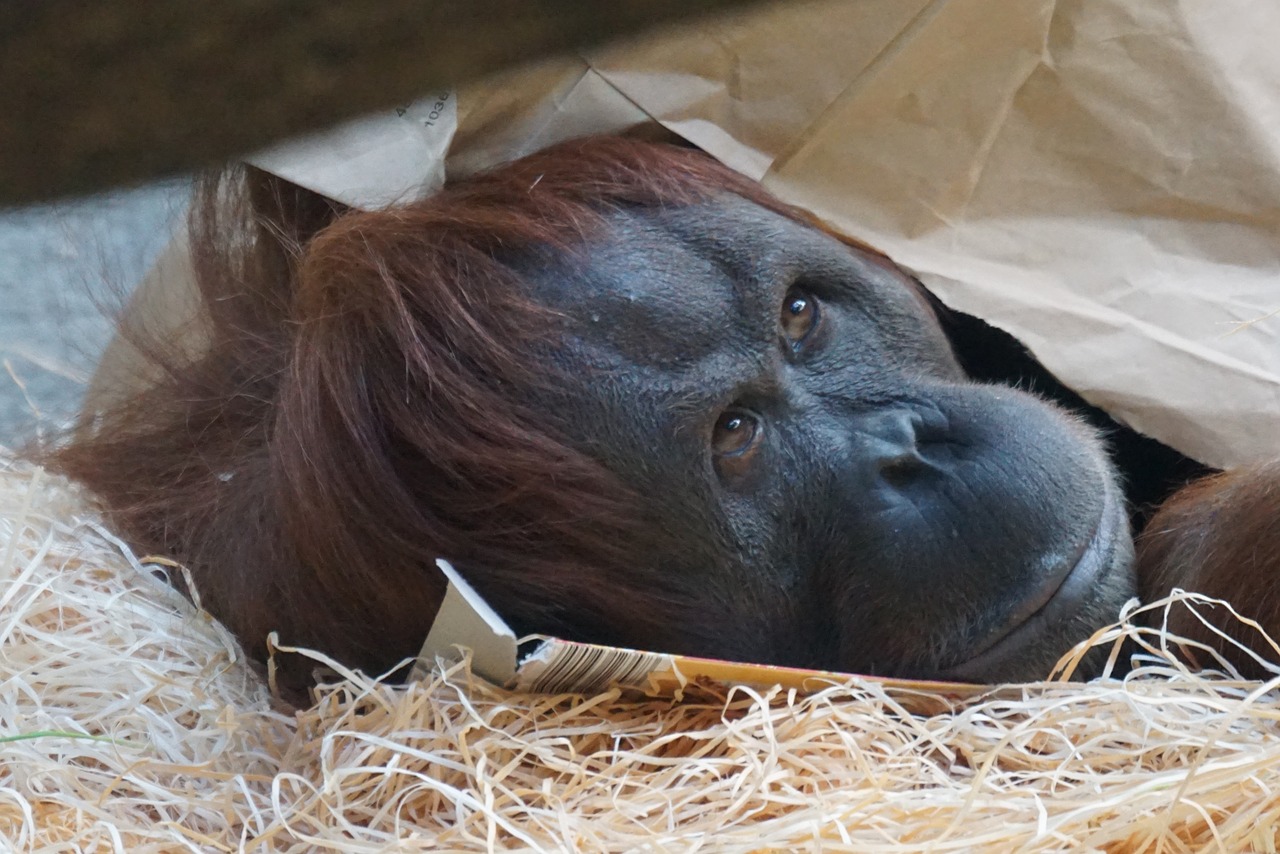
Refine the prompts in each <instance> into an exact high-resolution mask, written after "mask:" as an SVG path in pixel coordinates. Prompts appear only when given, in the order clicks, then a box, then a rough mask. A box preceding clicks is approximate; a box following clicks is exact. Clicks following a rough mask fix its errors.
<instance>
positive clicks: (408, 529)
mask: <svg viewBox="0 0 1280 854" xmlns="http://www.w3.org/2000/svg"><path fill="white" fill-rule="evenodd" d="M718 189H729V190H732V191H733V192H736V193H738V194H740V195H743V196H745V197H748V198H752V199H754V200H757V201H758V202H759V203H761V204H763V205H766V206H768V207H771V208H774V209H777V210H788V213H791V212H790V211H789V209H785V208H783V207H782V206H781V205H780V204H779V203H778V202H776V201H774V200H772V199H771V198H770V197H768V196H767V195H766V194H764V193H763V192H762V191H761V190H760V189H759V187H758V186H757V185H756V184H754V183H753V182H750V181H748V180H746V179H744V178H742V177H741V176H739V175H738V174H736V173H734V172H732V171H731V170H729V169H727V168H725V167H723V166H721V165H719V164H717V163H716V162H715V161H713V160H711V159H710V158H707V157H705V156H703V155H700V154H698V153H697V152H695V151H692V150H682V149H677V148H674V147H656V146H646V145H640V144H636V143H633V142H629V141H627V140H623V139H594V140H589V141H584V142H579V143H570V144H567V145H562V146H559V147H558V148H557V149H556V150H554V151H552V152H547V153H544V154H541V155H535V156H533V157H530V158H526V159H524V160H522V161H520V162H519V163H517V164H515V165H514V166H512V167H508V168H506V169H503V170H501V171H499V172H496V173H494V174H492V175H489V176H482V177H480V178H477V179H474V180H471V181H468V182H466V183H464V184H461V185H459V186H458V187H457V188H449V189H446V190H445V191H443V192H442V193H440V194H438V195H436V196H434V197H432V198H430V199H427V200H426V201H422V202H419V203H416V204H412V205H409V206H406V207H402V208H397V209H395V210H390V211H385V212H373V213H363V212H356V211H344V210H341V209H340V208H338V207H336V206H335V205H333V204H331V203H328V202H326V201H324V200H323V199H321V198H320V197H318V196H316V195H314V194H312V193H309V192H307V191H304V190H301V189H298V188H296V187H293V186H291V185H289V184H287V183H285V182H282V181H279V180H277V179H274V178H272V177H270V176H268V175H266V174H264V173H261V172H257V171H254V170H245V171H239V172H233V173H230V174H229V175H226V176H222V177H221V178H216V179H209V180H206V181H205V183H204V184H203V185H202V186H201V187H200V188H199V191H198V194H197V199H196V202H195V204H194V207H193V214H192V217H191V226H190V233H191V242H192V257H193V261H194V268H195V274H196V280H197V284H198V287H199V291H200V299H201V305H202V307H203V311H204V313H205V314H206V318H204V319H203V320H202V324H203V330H202V332H203V334H207V335H208V336H209V344H208V346H207V348H205V349H204V351H203V354H202V355H201V356H200V357H199V358H196V359H194V360H191V359H189V358H187V359H184V358H181V357H180V356H175V355H174V353H175V352H176V353H181V352H182V350H183V348H182V347H181V346H176V347H175V346H172V342H163V341H162V342H155V341H150V340H148V339H147V337H146V335H145V330H137V329H133V330H128V329H126V332H127V334H128V335H129V337H130V338H131V339H133V340H135V341H137V342H139V343H140V345H141V346H142V347H143V348H144V349H145V350H146V351H147V352H148V354H149V355H150V356H151V357H152V360H153V361H155V362H157V363H158V364H160V365H161V366H163V367H164V368H165V371H166V372H165V379H164V381H163V382H161V383H160V384H159V386H157V387H156V388H153V389H151V390H148V391H146V392H144V393H142V394H141V395H139V396H137V397H136V398H135V399H133V400H132V401H130V402H129V403H128V404H127V405H125V406H121V407H117V408H114V409H112V410H110V411H108V412H106V413H103V414H102V415H101V417H100V418H99V420H98V421H97V422H96V423H94V424H93V425H92V430H91V431H90V430H87V429H82V430H81V431H80V435H79V436H78V438H77V440H76V441H74V442H73V443H71V444H69V445H68V446H66V447H63V448H61V449H59V450H57V451H56V452H55V453H53V454H51V455H50V456H49V457H48V460H49V462H50V463H51V464H52V465H53V466H55V467H56V468H58V469H60V470H61V471H64V472H66V473H67V474H68V475H70V476H71V477H73V478H76V479H78V480H80V481H83V482H84V483H86V484H87V485H88V486H89V487H90V488H91V489H92V490H93V491H94V492H95V493H96V494H98V495H99V496H100V497H101V498H102V499H103V500H104V502H105V504H106V506H107V507H108V508H110V514H111V520H112V522H113V523H114V525H116V526H117V527H118V528H119V530H121V531H122V532H123V533H124V534H125V535H126V536H128V538H129V539H130V540H131V541H132V542H134V543H135V544H136V545H137V547H138V548H140V549H142V550H145V551H149V552H156V553H161V554H168V555H174V556H177V557H178V558H179V559H180V560H182V561H183V562H185V563H187V564H189V565H190V567H191V568H192V571H193V573H194V577H195V580H196V586H197V588H198V592H199V595H200V597H201V600H202V602H203V604H204V605H205V607H207V608H208V609H209V610H210V611H211V612H212V613H214V614H217V615H218V616H219V617H220V618H222V619H223V620H224V621H225V622H226V623H227V624H228V625H229V627H230V628H231V629H232V631H233V632H235V634H236V635H237V636H238V637H239V638H241V639H242V640H243V641H244V642H245V644H246V645H247V646H248V647H249V648H250V649H251V651H253V652H254V653H255V654H259V655H260V654H262V653H263V651H264V647H263V643H264V640H265V637H266V635H267V633H268V632H270V631H272V630H277V631H279V632H280V634H281V637H282V640H283V641H284V642H287V643H300V644H307V645H316V646H319V647H321V648H323V649H325V650H326V651H328V652H330V653H331V654H334V655H336V656H337V657H339V658H340V659H343V660H346V661H349V662H357V663H360V664H363V665H365V666H376V667H390V666H392V665H394V664H396V663H397V661H398V660H399V659H400V658H401V656H403V655H405V654H411V653H412V652H413V651H414V650H415V649H416V647H417V646H418V645H420V644H421V642H422V640H423V639H424V638H425V635H426V631H427V629H428V628H429V626H430V624H431V621H432V619H433V617H434V614H435V611H436V608H437V606H438V604H439V601H440V597H441V596H442V595H443V579H442V578H441V577H440V576H439V574H438V572H437V571H436V570H435V569H434V568H433V562H434V560H435V558H436V557H437V556H446V557H450V558H453V559H455V560H458V561H472V562H474V563H477V564H479V565H482V566H485V567H486V569H487V570H488V572H489V574H490V575H491V576H492V577H494V578H499V579H503V581H502V582H501V583H500V584H494V585H493V586H492V587H491V588H490V589H489V590H486V591H485V592H486V594H488V595H490V597H491V598H493V599H494V600H495V601H494V602H493V604H494V605H495V607H498V608H499V610H502V605H503V600H504V599H505V598H507V597H515V598H519V597H529V596H532V595H534V594H535V592H536V593H537V594H539V595H538V598H545V596H542V595H541V594H542V593H543V592H544V591H546V590H555V591H557V593H558V598H560V599H561V600H562V601H563V602H564V603H566V604H565V607H573V608H575V609H578V610H579V611H581V612H583V613H590V612H591V609H592V608H593V603H595V602H598V601H599V600H600V599H601V597H614V596H628V597H631V599H632V600H633V601H634V603H635V607H634V608H632V609H630V611H629V613H630V614H632V616H633V619H634V621H635V623H636V626H637V627H639V626H643V624H644V623H645V621H646V620H650V619H659V618H661V616H660V615H662V614H664V613H665V614H666V616H668V617H669V612H670V609H671V608H673V607H676V605H677V603H664V602H663V601H662V592H661V590H660V588H658V589H654V586H653V585H652V584H650V583H648V582H647V581H645V580H643V579H635V580H631V579H629V578H628V569H627V566H628V560H627V554H628V552H627V549H628V547H630V548H637V547H642V546H640V545H639V544H637V543H636V541H635V538H634V536H633V534H634V529H635V525H634V521H635V520H634V519H633V517H632V515H631V508H630V506H629V502H628V496H627V495H626V493H625V491H624V490H623V489H622V488H621V487H620V486H619V484H617V483H616V482H614V481H613V480H612V479H611V478H610V477H609V475H608V474H607V473H606V472H605V471H604V470H603V469H602V468H600V467H599V466H598V465H596V464H595V463H594V462H593V461H591V460H590V459H588V458H587V457H586V456H584V455H583V454H581V453H579V452H577V451H574V450H572V449H570V448H569V447H567V446H566V445H565V444H563V443H562V442H561V441H560V440H559V439H558V438H557V430H556V425H555V424H554V423H549V422H548V419H547V417H546V415H545V414H543V413H538V412H534V411H531V410H529V409H525V408H522V407H520V406H519V405H518V404H517V403H515V402H513V401H514V400H515V399H516V398H518V397H519V394H518V391H519V390H520V389H521V388H522V387H528V386H530V385H531V384H535V383H537V382H538V381H539V380H538V379H537V376H536V374H535V373H534V372H531V371H529V370H528V369H527V368H528V366H529V364H530V363H531V360H533V359H535V358H536V344H537V342H538V340H539V338H540V337H541V336H542V335H543V333H544V332H545V331H546V330H548V329H549V328H550V326H551V324H552V323H553V321H554V318H553V317H552V316H550V314H549V312H548V311H547V310H546V309H543V308H542V307H540V306H538V305H537V304H535V303H533V302H531V301H530V300H529V299H528V298H527V297H525V296H524V294H523V292H522V291H521V289H520V288H519V287H517V283H516V282H514V281H513V279H512V274H511V273H510V271H509V270H508V269H507V268H506V267H505V266H504V265H503V264H502V262H501V261H500V260H498V259H497V258H496V257H495V256H500V255H501V253H502V252H503V251H505V250H516V249H520V248H525V247H530V246H535V247H540V251H546V252H557V253H567V252H571V251H574V250H572V249H570V248H569V247H571V246H574V245H577V244H578V242H579V241H580V240H581V238H582V237H583V236H584V235H585V234H587V233H589V232H590V231H591V230H592V229H593V228H595V227H596V226H597V224H598V219H599V213H598V212H599V211H600V210H601V209H602V208H603V207H606V206H612V205H633V204H635V205H663V204H677V203H682V202H689V201H693V200H694V199H696V198H699V197H702V196H705V195H707V194H709V193H711V192H713V191H715V190H718ZM246 212H252V214H251V215H250V216H248V217H246V216H245V213H246ZM797 215H798V214H797ZM513 391H514V392H517V393H516V394H513ZM255 519H256V520H257V524H249V525H247V526H246V524H245V522H246V520H255ZM279 603H287V607H286V608H284V609H282V608H281V607H280V604H279ZM629 628H634V627H625V626H624V627H617V634H618V635H619V636H627V635H630V634H634V633H635V632H634V631H631V630H629ZM296 676H297V678H296V679H295V681H299V682H300V681H304V679H305V676H303V675H301V674H297V675H296Z"/></svg>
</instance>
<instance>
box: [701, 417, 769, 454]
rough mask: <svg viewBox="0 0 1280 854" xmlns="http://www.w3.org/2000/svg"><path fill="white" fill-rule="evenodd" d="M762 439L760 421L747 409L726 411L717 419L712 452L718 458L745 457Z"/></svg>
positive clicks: (713, 433)
mask: <svg viewBox="0 0 1280 854" xmlns="http://www.w3.org/2000/svg"><path fill="white" fill-rule="evenodd" d="M759 437H760V419H758V418H756V416H754V415H752V414H751V413H750V412H747V411H746V410H745V409H726V410H725V411H724V412H722V413H720V417H719V418H718V419H716V426H715V429H714V430H713V431H712V434H711V451H712V453H714V454H715V455H716V456H717V457H744V456H746V455H747V454H749V453H750V452H751V451H752V449H753V448H754V447H755V445H756V440H757V439H758V438H759Z"/></svg>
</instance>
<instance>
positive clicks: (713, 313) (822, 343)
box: [522, 196, 1134, 681]
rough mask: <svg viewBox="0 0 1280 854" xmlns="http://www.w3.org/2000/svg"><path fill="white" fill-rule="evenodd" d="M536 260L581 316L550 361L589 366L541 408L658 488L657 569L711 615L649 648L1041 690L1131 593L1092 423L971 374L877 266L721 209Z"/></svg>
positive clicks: (613, 231) (806, 233) (924, 308)
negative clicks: (1032, 684) (1038, 682)
mask: <svg viewBox="0 0 1280 854" xmlns="http://www.w3.org/2000/svg"><path fill="white" fill-rule="evenodd" d="M522 267H523V269H522V272H523V273H524V274H525V275H526V276H527V277H528V278H529V279H530V280H531V281H532V283H533V287H534V293H535V297H536V299H537V300H538V301H539V302H542V303H544V304H546V305H549V306H550V307H552V308H553V309H555V310H556V311H558V312H560V313H561V314H562V315H563V316H564V318H565V321H564V326H563V329H562V333H563V334H562V337H561V344H560V345H559V346H558V347H557V348H556V351H555V352H554V353H553V354H552V358H553V359H554V361H555V362H556V363H558V364H559V365H560V366H561V367H563V368H566V369H567V370H568V372H569V373H571V374H572V375H574V376H579V377H588V378H589V381H587V382H581V383H577V384H576V385H572V386H569V387H567V388H562V389H561V390H560V391H559V392H557V393H556V394H554V395H551V396H550V398H549V399H546V400H543V401H540V404H541V405H543V406H547V407H551V408H563V409H565V410H567V411H571V412H572V413H573V418H572V419H567V420H566V429H568V430H570V431H571V432H572V434H573V436H572V439H573V440H574V441H575V442H576V443H577V444H579V445H581V446H582V447H586V448H589V449H591V450H592V453H593V454H594V455H596V456H598V457H599V458H600V459H601V460H602V461H603V462H604V463H605V464H606V465H607V467H608V468H609V469H611V470H612V471H613V472H615V473H617V474H618V475H619V477H620V478H621V480H622V481H623V482H625V483H627V484H629V485H632V486H634V487H635V488H636V490H637V492H638V493H639V494H640V495H642V496H645V497H646V498H645V500H646V504H647V506H646V508H645V511H646V513H647V514H648V516H649V518H650V519H651V520H652V527H653V528H654V529H655V530H658V531H661V532H662V533H661V534H660V535H658V536H657V537H656V538H655V540H654V543H653V546H652V548H651V549H650V550H649V551H648V552H647V559H648V560H649V561H651V562H652V563H653V564H654V565H655V566H657V567H661V570H662V572H663V573H664V575H666V576H667V577H668V578H671V579H678V581H676V582H674V583H675V585H676V587H677V593H676V595H679V596H681V597H683V598H684V599H686V600H687V601H688V602H689V603H691V605H692V607H693V611H694V612H695V613H696V612H698V611H699V610H703V611H705V612H706V613H708V614H716V615H717V617H716V619H714V620H707V621H705V622H699V621H697V620H679V621H672V623H671V624H669V625H668V626H667V627H666V629H665V630H666V631H667V632H668V634H667V636H665V637H652V638H648V639H647V642H648V645H649V646H650V647H651V648H659V649H665V650H670V651H676V652H681V653H685V654H695V655H703V656H713V657H722V658H731V659H740V660H754V661H762V662H775V663H781V664H787V665H795V666H805V667H821V668H830V669H835V670H841V671H850V672H863V673H879V674H891V675H898V676H914V677H939V678H958V679H972V680H984V681H1003V680H1022V679H1035V678H1042V677H1043V676H1044V675H1046V674H1047V673H1048V671H1049V669H1050V667H1051V666H1052V664H1053V662H1054V661H1055V660H1056V659H1057V658H1058V657H1059V656H1060V655H1061V654H1062V653H1063V652H1065V651H1066V650H1067V649H1068V648H1069V647H1070V646H1071V645H1072V644H1073V643H1075V642H1077V641H1079V640H1081V639H1083V638H1084V637H1087V635H1088V634H1089V632H1090V631H1091V630H1092V629H1093V628H1096V627H1097V626H1100V625H1102V624H1105V623H1106V622H1109V621H1111V620H1113V619H1114V618H1115V617H1116V615H1117V613H1118V611H1119V608H1120V606H1121V604H1122V603H1123V602H1124V601H1125V600H1126V599H1127V598H1128V597H1130V596H1131V595H1132V594H1133V591H1134V579H1133V570H1132V556H1133V550H1132V543H1131V539H1130V535H1129V523H1128V519H1127V516H1126V509H1125V502H1124V499H1123V497H1122V495H1121V493H1120V490H1119V488H1118V487H1117V484H1116V480H1115V477H1114V475H1113V472H1112V469H1111V464H1110V463H1109V461H1108V458H1107V456H1106V454H1105V452H1104V450H1103V448H1102V446H1101V445H1100V443H1099V440H1098V439H1097V437H1096V436H1095V435H1094V432H1093V430H1092V428H1090V427H1087V426H1085V425H1084V424H1083V423H1082V422H1081V421H1079V420H1078V419H1077V418H1076V417H1075V416H1073V415H1071V414H1068V413H1066V412H1065V411H1063V410H1062V409H1060V408H1058V407H1056V406H1054V405H1052V404H1050V403H1047V402H1045V401H1043V400H1041V399H1039V398H1037V397H1035V396H1032V395H1030V394H1027V393H1024V392H1021V391H1017V390H1014V389H1011V388H1008V387H1004V386H996V385H986V384H980V383H977V382H974V381H971V380H969V379H967V378H966V377H965V375H964V373H963V371H962V370H961V368H960V366H959V364H958V363H957V361H956V358H955V356H954V355H953V353H952V349H951V346H950V345H949V343H948V341H947V338H946V337H945V335H944V334H943V332H942V330H941V328H940V327H939V324H938V321H937V319H936V318H935V317H934V315H933V312H932V311H931V309H930V307H929V304H928V302H927V301H926V299H925V298H924V296H923V294H922V292H921V291H920V289H919V286H918V285H917V284H916V283H915V282H914V281H913V280H912V279H911V278H910V277H909V276H907V275H906V274H904V273H903V272H901V271H900V270H898V269H897V268H896V267H894V266H893V265H892V264H891V263H889V262H888V261H886V260H884V259H883V258H881V257H878V256H875V255H872V254H870V253H867V252H863V251H861V250H858V249H855V248H851V247H849V246H846V245H844V244H842V243H840V242H838V241H837V240H835V239H833V238H832V237H830V236H828V235H826V234H824V233H822V232H820V231H818V230H816V229H812V228H808V227H806V226H804V225H802V224H800V223H798V222H795V221H793V220H790V219H787V218H784V217H782V216H780V215H778V214H776V213H773V212H770V211H767V210H764V209H762V208H759V207H757V206H755V205H753V204H752V203H750V202H748V201H744V200H742V199H740V198H738V197H736V196H725V197H723V198H721V199H719V200H717V202H716V203H715V204H706V203H704V204H700V205H695V206H692V207H687V208H671V209H664V210H638V209H623V210H619V211H615V212H612V213H610V214H609V215H608V228H607V229H605V230H604V233H602V234H598V235H595V236H594V237H592V238H591V242H590V246H589V251H587V252H585V253H581V254H580V255H578V256H576V258H574V259H567V258H563V257H562V258H557V259H553V260H551V261H549V262H548V263H546V264H543V265H540V266H539V265H533V264H527V263H526V264H524V265H522ZM797 300H800V302H797ZM641 559H644V558H641ZM904 603H909V604H907V605H906V606H905V607H904ZM726 626H732V627H733V628H732V629H730V630H726V629H725V627H726ZM709 627H711V628H709ZM561 628H562V629H565V628H566V627H561ZM567 631H569V632H570V633H572V627H567Z"/></svg>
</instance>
